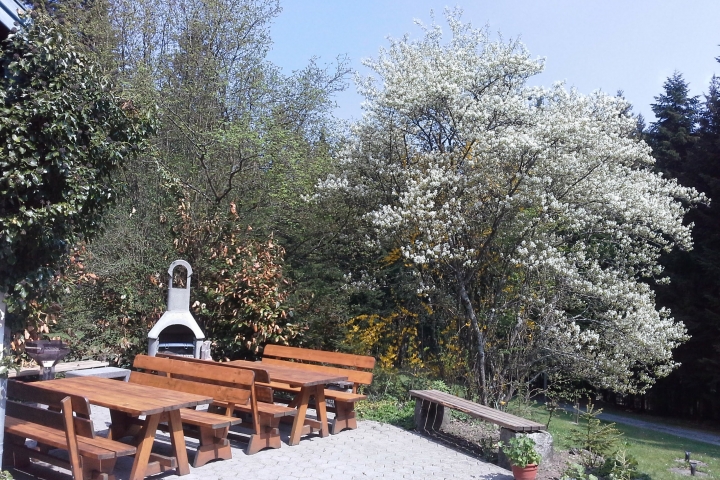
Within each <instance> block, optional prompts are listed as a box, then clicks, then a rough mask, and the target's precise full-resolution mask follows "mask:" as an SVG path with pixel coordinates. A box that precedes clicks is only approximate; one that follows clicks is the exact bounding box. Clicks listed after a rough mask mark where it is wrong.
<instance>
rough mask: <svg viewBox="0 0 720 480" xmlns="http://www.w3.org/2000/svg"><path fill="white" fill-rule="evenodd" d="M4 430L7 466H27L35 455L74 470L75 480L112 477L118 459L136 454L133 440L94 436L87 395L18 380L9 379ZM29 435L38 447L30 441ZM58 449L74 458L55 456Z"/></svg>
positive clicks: (109, 479) (4, 458) (5, 463)
mask: <svg viewBox="0 0 720 480" xmlns="http://www.w3.org/2000/svg"><path fill="white" fill-rule="evenodd" d="M23 402H25V403H23ZM28 402H29V403H31V404H29V403H28ZM38 403H39V404H44V405H47V406H48V408H47V409H46V408H41V407H38V406H36V404H38ZM73 413H74V415H73ZM5 434H6V437H5V438H6V442H5V444H4V452H3V462H4V465H5V466H7V465H12V466H14V467H26V466H28V465H29V464H30V459H36V460H40V461H42V462H45V463H49V464H51V465H55V466H58V467H61V468H65V469H68V470H70V471H71V472H72V476H73V479H74V480H90V479H102V480H112V479H114V478H115V477H114V475H113V474H112V471H113V469H114V468H115V462H116V460H117V458H118V457H122V456H126V455H134V454H135V453H136V449H135V447H133V446H132V445H126V444H124V443H120V442H117V441H113V440H108V439H107V438H103V437H96V436H95V431H94V429H93V424H92V421H91V420H90V404H89V403H88V401H87V399H86V398H84V397H79V396H75V395H65V394H62V393H58V392H52V391H48V390H44V389H40V388H38V387H35V386H33V385H32V384H31V383H24V382H19V381H15V380H8V401H7V409H6V416H5ZM27 439H30V440H35V442H37V446H36V447H30V446H28V445H26V440H27ZM54 449H61V450H65V451H67V454H68V457H69V460H64V459H63V458H60V457H57V456H55V455H52V454H51V453H50V452H51V451H52V450H54Z"/></svg>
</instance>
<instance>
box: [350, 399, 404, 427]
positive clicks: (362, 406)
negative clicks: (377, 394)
mask: <svg viewBox="0 0 720 480" xmlns="http://www.w3.org/2000/svg"><path fill="white" fill-rule="evenodd" d="M355 412H356V413H357V416H358V418H360V419H362V420H375V421H376V422H381V423H389V424H391V425H396V426H398V427H402V428H405V429H407V430H410V429H412V428H415V401H412V402H410V401H408V402H401V401H398V400H395V399H382V400H375V401H371V400H364V401H362V402H358V403H357V404H355Z"/></svg>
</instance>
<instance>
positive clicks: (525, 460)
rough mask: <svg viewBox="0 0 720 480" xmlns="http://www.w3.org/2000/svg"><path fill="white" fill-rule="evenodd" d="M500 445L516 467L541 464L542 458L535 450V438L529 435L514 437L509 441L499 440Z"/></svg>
mask: <svg viewBox="0 0 720 480" xmlns="http://www.w3.org/2000/svg"><path fill="white" fill-rule="evenodd" d="M498 446H499V447H500V448H502V451H503V453H504V454H505V455H507V457H508V459H509V460H510V463H511V464H512V465H515V466H516V467H521V468H525V467H527V466H528V465H531V464H539V463H540V460H541V459H542V458H541V457H540V454H539V453H538V452H537V450H535V440H533V439H532V438H530V437H528V436H527V435H518V436H516V437H513V438H511V439H510V440H508V443H503V442H499V443H498Z"/></svg>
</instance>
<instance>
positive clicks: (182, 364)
mask: <svg viewBox="0 0 720 480" xmlns="http://www.w3.org/2000/svg"><path fill="white" fill-rule="evenodd" d="M208 363H209V362H208ZM133 366H134V367H135V368H140V369H143V370H148V371H155V372H157V375H148V374H140V373H139V372H133V373H131V374H130V381H131V382H134V381H135V382H143V383H145V384H147V385H152V386H157V387H161V388H168V389H172V390H181V391H186V392H188V393H200V392H202V394H203V395H208V396H211V397H213V400H214V402H213V405H211V409H209V410H208V411H197V410H188V409H183V410H181V418H182V421H183V423H188V424H190V425H194V426H196V427H198V429H199V430H200V443H201V445H200V447H198V453H197V455H196V460H195V461H194V462H193V466H200V465H203V464H204V463H207V461H209V460H213V459H215V458H230V456H231V453H230V444H229V442H228V440H227V435H228V433H229V427H230V426H231V425H240V426H242V427H246V428H249V429H251V431H252V434H251V435H250V441H249V443H248V446H247V450H246V453H247V454H248V455H252V454H254V453H257V452H259V451H260V450H262V449H263V448H280V446H281V442H280V431H279V429H278V426H279V422H280V419H281V418H282V417H285V416H292V415H295V410H294V409H292V408H288V407H285V406H282V405H275V404H272V403H266V402H261V401H258V395H257V393H256V386H255V373H254V372H253V371H251V370H246V369H241V368H234V369H232V370H231V369H228V368H225V367H222V366H221V365H220V364H217V363H210V364H207V363H206V364H200V363H197V362H191V361H187V359H186V358H184V357H177V358H167V357H149V356H147V355H138V356H136V357H135V362H134V363H133ZM191 390H192V391H191ZM218 412H223V413H218ZM235 412H240V413H242V414H244V415H245V417H246V418H247V420H244V419H242V418H236V417H234V416H233V413H235ZM221 419H223V421H224V422H227V423H226V424H225V425H224V426H220V424H221Z"/></svg>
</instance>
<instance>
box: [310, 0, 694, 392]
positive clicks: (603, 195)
mask: <svg viewBox="0 0 720 480" xmlns="http://www.w3.org/2000/svg"><path fill="white" fill-rule="evenodd" d="M446 17H447V21H448V24H449V27H450V31H451V33H452V37H451V38H450V39H449V40H445V39H443V36H442V30H441V28H440V27H439V26H438V25H435V24H433V25H431V26H429V27H428V26H423V25H422V24H420V26H421V28H422V29H423V30H424V37H423V38H421V39H419V40H411V39H410V38H409V37H407V36H406V37H404V38H402V39H399V40H391V41H390V42H391V43H390V48H389V49H387V50H385V49H382V50H381V51H380V54H379V57H378V58H377V59H374V60H368V61H366V62H365V64H366V65H367V66H368V67H370V68H371V69H372V70H373V71H374V72H375V76H371V77H368V78H358V84H359V89H360V91H361V92H362V93H363V94H364V96H365V97H366V99H367V100H366V102H365V103H364V112H365V113H364V116H363V118H362V120H360V121H359V122H358V123H357V124H356V125H354V127H353V130H352V135H351V140H350V142H349V144H348V145H347V147H346V148H345V150H344V151H343V152H342V154H341V160H340V162H341V166H342V169H343V173H342V174H340V175H335V176H332V177H328V178H327V179H325V180H324V181H321V182H320V183H319V185H318V193H317V195H316V198H318V199H322V198H323V197H328V196H333V195H342V196H343V197H344V198H345V199H347V200H349V201H353V202H356V204H358V205H362V206H363V208H364V209H365V214H364V216H363V217H362V219H363V221H365V222H366V225H367V226H368V227H369V228H370V231H371V232H373V235H372V236H371V238H369V240H368V241H369V242H371V243H372V244H373V245H375V246H377V247H385V248H388V249H391V248H396V247H397V248H399V249H400V251H401V252H402V255H403V256H404V257H405V259H406V261H407V263H408V264H409V265H410V266H411V268H414V269H416V270H417V272H418V274H417V278H418V282H419V285H421V286H422V287H421V288H419V289H418V292H420V294H425V293H427V292H428V290H429V288H434V289H439V290H442V291H443V292H446V293H449V294H452V295H453V296H455V297H456V298H457V301H458V304H459V305H461V306H462V309H463V312H464V315H465V316H466V319H467V321H468V322H469V323H470V324H471V325H472V332H473V335H474V348H475V349H476V351H475V352H474V353H475V354H476V358H477V362H476V372H477V377H478V385H479V386H480V389H481V394H482V396H481V398H482V399H483V401H484V402H485V403H489V402H490V403H491V402H493V401H499V400H502V399H507V398H508V397H509V396H511V395H512V394H513V392H514V390H515V389H516V388H517V386H518V385H519V384H521V383H522V382H524V381H527V380H528V379H529V378H532V377H533V375H536V374H538V373H539V372H543V371H545V372H550V371H572V372H575V373H579V374H580V375H581V376H582V377H583V378H585V379H587V380H588V381H590V382H592V383H594V384H595V385H597V386H599V387H603V388H611V389H615V390H616V391H619V392H637V391H642V390H644V389H645V388H647V386H649V385H651V384H652V382H653V380H654V378H656V377H658V376H663V375H667V374H668V373H669V372H670V371H671V370H672V369H673V368H674V367H675V366H676V365H675V363H674V362H673V360H672V349H673V348H674V347H676V346H677V345H678V344H679V343H680V342H682V341H684V340H685V339H686V335H685V328H684V326H683V325H682V324H679V323H676V322H674V321H673V319H672V318H671V317H670V315H669V312H667V311H663V310H658V309H657V308H656V306H655V300H654V295H653V292H652V290H651V289H650V287H649V286H648V284H647V283H645V282H646V281H647V280H649V279H654V280H659V279H661V274H662V269H661V267H660V265H659V264H658V258H659V255H660V254H661V252H663V251H669V250H671V249H672V248H675V247H678V248H683V249H688V248H691V245H692V241H691V236H690V231H691V225H683V223H682V219H683V216H684V214H685V213H686V211H687V209H688V208H691V207H692V206H693V205H694V204H696V203H698V202H703V201H705V200H706V199H705V198H704V197H703V196H702V195H701V194H698V193H697V192H696V191H695V190H692V189H689V188H685V187H682V186H680V185H678V184H677V183H676V182H675V181H674V180H668V179H665V178H663V177H662V176H661V175H659V174H656V173H653V171H652V165H653V162H654V161H653V158H652V157H651V155H650V149H649V147H648V146H647V145H646V144H645V143H643V142H642V141H639V140H638V139H636V138H635V137H634V136H633V133H634V129H635V125H636V123H635V120H634V119H633V118H632V117H631V116H629V115H628V114H627V113H626V112H627V110H628V105H627V103H626V102H625V101H624V100H623V99H621V98H618V97H611V96H608V95H605V94H603V93H600V92H597V93H593V94H591V95H581V94H580V93H578V92H577V91H575V90H572V89H567V88H566V87H565V86H564V85H563V84H562V83H557V84H555V85H553V86H552V87H550V88H540V87H530V86H528V85H527V81H528V79H529V78H530V77H532V76H533V75H536V74H538V73H540V72H541V71H542V68H543V62H542V61H541V60H537V59H532V58H531V56H530V55H529V53H528V52H527V51H526V50H525V48H524V46H523V45H522V44H520V43H519V42H517V41H510V42H505V41H502V40H498V41H493V40H492V39H491V38H490V37H489V35H488V33H487V31H486V30H483V29H474V28H472V27H471V26H470V25H469V24H465V23H462V22H461V21H460V12H459V11H457V10H456V11H447V12H446ZM430 286H432V287H430Z"/></svg>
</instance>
